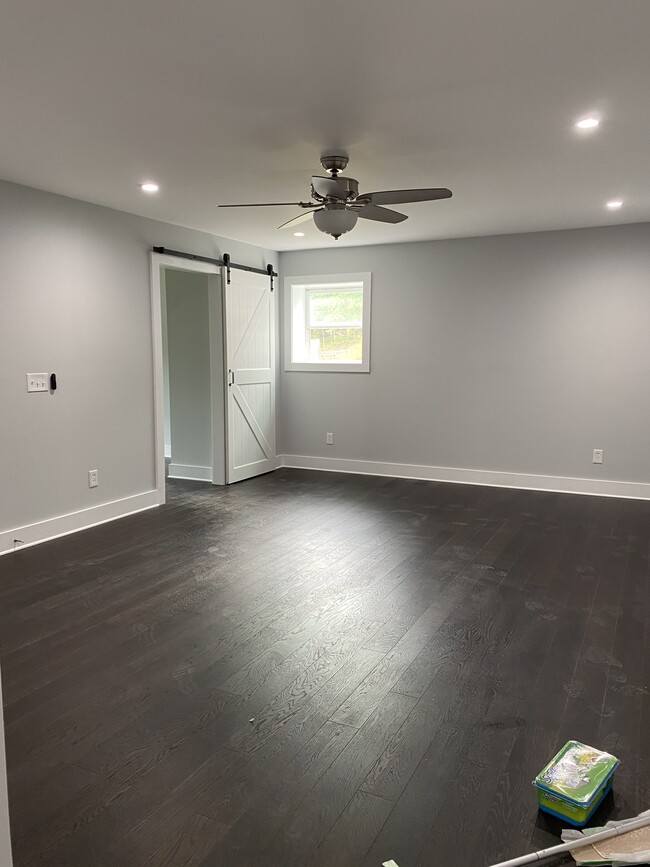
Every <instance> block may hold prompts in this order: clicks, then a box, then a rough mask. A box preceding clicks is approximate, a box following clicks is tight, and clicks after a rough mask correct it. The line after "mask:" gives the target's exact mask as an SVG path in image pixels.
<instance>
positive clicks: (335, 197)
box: [311, 175, 359, 202]
mask: <svg viewBox="0 0 650 867" xmlns="http://www.w3.org/2000/svg"><path fill="white" fill-rule="evenodd" d="M320 180H323V181H324V180H327V183H326V186H325V189H321V191H320V192H319V191H318V190H316V189H315V188H314V184H313V183H312V187H311V195H312V198H313V199H316V201H317V202H331V201H339V202H351V201H352V200H353V199H356V197H357V196H358V195H359V181H357V180H356V179H355V178H344V177H342V176H341V175H338V176H337V177H336V178H335V179H332V180H330V179H329V178H327V179H325V178H323V179H320ZM327 187H331V190H327ZM323 193H326V194H325V195H323Z"/></svg>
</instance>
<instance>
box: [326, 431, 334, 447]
mask: <svg viewBox="0 0 650 867" xmlns="http://www.w3.org/2000/svg"><path fill="white" fill-rule="evenodd" d="M333 443H334V434H333V433H326V434H325V445H328V446H331V445H332V444H333Z"/></svg>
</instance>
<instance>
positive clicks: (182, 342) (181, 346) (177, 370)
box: [165, 269, 212, 478]
mask: <svg viewBox="0 0 650 867" xmlns="http://www.w3.org/2000/svg"><path fill="white" fill-rule="evenodd" d="M165 296H166V302H167V305H166V306H167V346H168V352H169V358H168V365H167V368H168V376H169V410H170V411H169V424H170V436H171V439H170V442H171V459H172V464H175V465H179V464H182V465H190V466H195V467H210V468H211V467H212V401H211V396H210V319H209V316H210V312H209V299H208V277H207V274H198V273H191V272H189V271H175V270H172V269H167V270H166V272H165ZM208 477H209V478H211V477H212V474H211V471H210V473H209V475H208V476H206V478H208Z"/></svg>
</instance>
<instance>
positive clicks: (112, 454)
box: [0, 183, 276, 530]
mask: <svg viewBox="0 0 650 867" xmlns="http://www.w3.org/2000/svg"><path fill="white" fill-rule="evenodd" d="M154 244H156V245H163V246H167V247H170V248H173V249H186V250H189V251H191V252H195V253H198V254H201V255H204V256H214V257H218V256H219V255H220V254H221V253H223V252H229V253H230V254H231V255H232V257H233V259H234V260H239V261H242V262H245V263H247V264H250V265H254V266H259V267H264V266H265V265H266V263H267V262H269V261H275V260H276V257H275V255H274V254H270V253H268V252H265V251H263V250H261V249H259V248H256V247H251V246H249V245H246V244H241V243H237V242H234V241H227V240H224V239H220V238H217V237H213V236H210V235H207V234H204V233H201V232H196V231H193V230H190V229H183V228H180V227H178V226H171V225H168V224H165V223H158V222H155V221H153V220H147V219H144V218H141V217H135V216H132V215H130V214H124V213H121V212H118V211H114V210H111V209H109V208H102V207H98V206H96V205H90V204H86V203H83V202H78V201H75V200H73V199H67V198H64V197H61V196H55V195H51V194H48V193H43V192H39V191H37V190H32V189H28V188H27V187H21V186H18V185H15V184H8V183H0V310H1V311H2V315H1V316H0V396H1V400H2V403H1V407H2V409H1V412H0V461H1V462H2V464H1V474H0V476H1V479H2V482H1V485H2V487H1V491H2V493H1V496H0V530H4V529H10V528H15V527H20V526H23V525H26V524H31V523H34V522H37V521H42V520H45V519H48V518H51V517H55V516H58V515H63V514H66V513H69V512H75V511H77V510H81V509H85V508H87V507H89V506H93V505H98V504H101V503H105V502H109V501H111V500H118V499H121V498H123V497H127V496H129V495H132V494H136V493H140V492H144V491H149V490H151V489H152V488H153V487H154V417H153V384H152V383H153V379H152V376H153V374H152V339H151V309H150V286H149V283H150V280H149V251H150V249H151V246H152V245H154ZM41 371H43V372H45V371H47V372H48V373H49V372H52V371H54V372H56V374H57V376H58V381H59V389H58V391H57V392H56V393H55V394H53V395H50V394H30V395H28V394H27V391H26V386H25V374H26V373H30V372H41ZM95 468H97V469H98V470H99V478H100V486H99V488H97V489H94V490H91V489H89V488H88V477H87V472H88V470H89V469H95Z"/></svg>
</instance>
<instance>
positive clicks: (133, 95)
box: [0, 0, 650, 250]
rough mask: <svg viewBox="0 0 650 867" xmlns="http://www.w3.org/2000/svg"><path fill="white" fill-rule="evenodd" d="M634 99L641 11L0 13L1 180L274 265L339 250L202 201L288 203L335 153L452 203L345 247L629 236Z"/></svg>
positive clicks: (536, 0)
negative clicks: (582, 233)
mask: <svg viewBox="0 0 650 867" xmlns="http://www.w3.org/2000/svg"><path fill="white" fill-rule="evenodd" d="M649 85H650V2H649V0H403V2H397V0H345V2H343V0H328V2H324V0H318V2H316V0H185V2H180V0H56V2H43V0H3V3H2V8H1V11H0V177H3V178H5V179H7V180H12V181H17V182H19V183H24V184H28V185H30V186H34V187H39V188H42V189H46V190H52V191H54V192H58V193H63V194H66V195H69V196H73V197H76V198H79V199H85V200H88V201H92V202H98V203H100V204H104V205H109V206H111V207H114V208H119V209H122V210H125V211H131V212H133V213H137V214H143V215H146V216H149V217H154V218H156V219H160V220H165V221H168V222H172V223H178V224H180V225H184V226H190V227H194V228H198V229H203V230H206V231H209V232H213V233H216V234H220V235H225V236H226V237H230V238H236V239H241V240H244V241H250V242H252V243H257V244H262V245H264V246H266V247H269V248H271V249H276V250H284V249H296V248H304V247H316V246H333V245H334V244H335V243H337V242H335V241H333V240H332V239H331V238H329V237H327V236H325V235H322V234H320V233H319V232H317V230H316V229H315V228H314V227H313V226H311V225H310V224H307V229H306V230H305V231H306V233H307V235H306V237H305V238H303V239H298V238H294V237H293V235H292V234H291V232H288V231H286V230H285V231H283V232H279V231H277V229H276V226H277V225H278V224H279V223H281V222H283V221H285V220H287V219H289V218H290V217H291V216H292V215H293V214H294V213H295V211H294V209H292V208H277V209H259V210H241V211H218V210H217V208H216V207H215V205H216V203H217V202H237V201H239V202H247V201H262V202H263V201H274V200H275V201H298V200H300V199H302V200H305V199H307V198H308V197H309V178H310V176H311V175H312V174H320V173H321V171H320V166H319V156H320V154H321V152H323V151H325V150H328V149H333V148H343V149H345V150H347V151H348V153H349V155H350V158H351V160H350V167H349V169H348V171H347V174H348V175H351V176H352V177H356V178H358V179H359V180H360V187H361V188H362V189H363V190H365V191H371V190H378V189H396V188H403V187H406V188H408V187H419V186H448V187H450V188H451V189H452V190H453V192H454V198H453V199H451V200H448V201H442V202H433V203H428V204H414V205H405V206H404V207H403V208H402V210H403V211H404V212H405V213H407V214H408V215H409V217H410V219H409V220H407V221H406V222H404V223H402V224H400V225H396V226H389V225H383V224H375V223H370V222H369V221H362V220H360V221H359V223H358V224H357V227H356V228H355V229H354V231H353V232H352V233H351V234H349V235H346V236H344V237H343V238H341V240H340V241H339V242H338V244H339V245H341V246H342V245H346V244H366V243H387V242H395V241H415V240H420V239H426V238H443V237H460V236H467V235H482V234H494V233H502V232H519V231H528V230H536V229H553V228H564V227H573V226H592V225H602V224H609V223H619V222H635V221H639V220H648V219H650V147H649V144H650V100H649V99H648V87H649ZM594 112H596V113H598V114H600V115H601V116H602V118H603V122H602V124H601V127H600V128H599V129H598V130H597V131H595V132H593V133H578V132H577V131H576V130H575V129H574V127H573V122H574V120H576V119H577V118H579V117H581V116H584V115H586V114H590V113H594ZM148 179H155V180H156V181H158V182H159V183H160V186H161V190H160V192H159V193H158V194H157V195H155V196H146V195H145V194H143V193H142V192H141V191H140V190H139V189H138V187H137V185H138V183H139V182H141V181H145V180H148ZM613 197H621V198H624V199H625V206H624V207H623V208H622V209H621V210H620V211H619V212H616V213H612V212H611V211H608V210H607V209H606V208H605V207H604V203H605V201H606V200H608V199H611V198H613Z"/></svg>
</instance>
